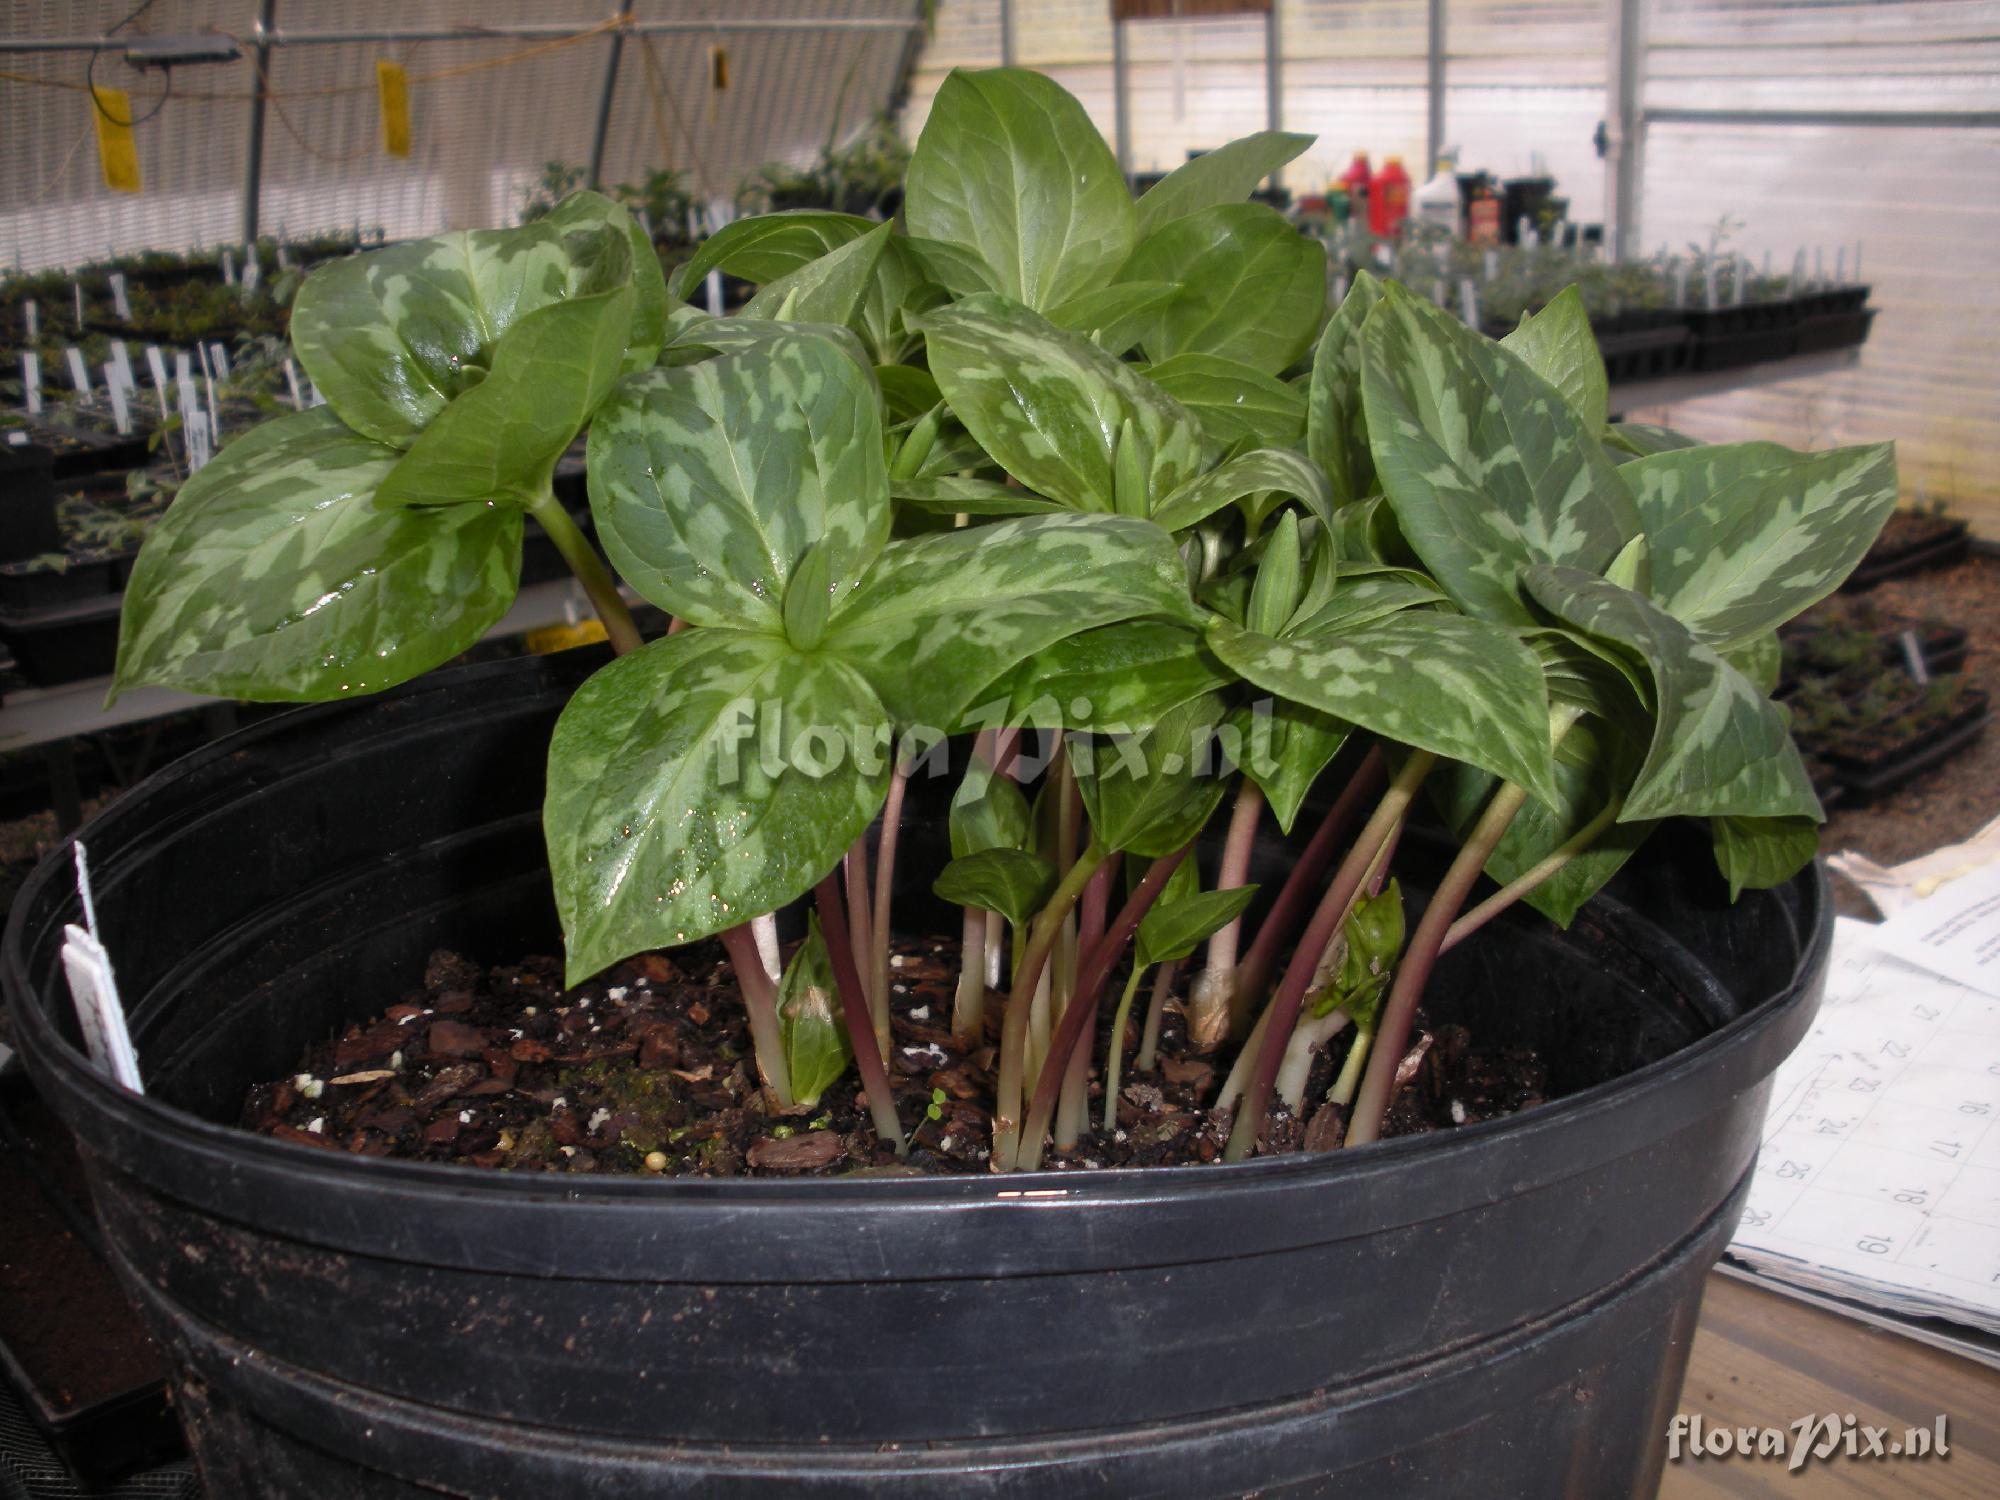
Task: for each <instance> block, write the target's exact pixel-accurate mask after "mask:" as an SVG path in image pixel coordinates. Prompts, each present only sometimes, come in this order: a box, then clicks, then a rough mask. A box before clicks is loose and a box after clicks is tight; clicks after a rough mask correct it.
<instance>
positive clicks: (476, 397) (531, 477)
mask: <svg viewBox="0 0 2000 1500" xmlns="http://www.w3.org/2000/svg"><path fill="white" fill-rule="evenodd" d="M632 301H633V294H632V289H631V288H630V287H620V288H618V289H617V290H616V291H611V292H600V293H598V294H597V295H595V296H592V297H573V298H571V299H570V300H569V301H567V302H559V303H556V304H555V305H553V306H550V307H544V308H542V309H540V310H539V311H536V312H531V313H529V314H528V315H527V316H526V317H525V318H522V319H520V320H519V321H518V322H516V323H515V324H514V326H513V327H512V328H510V329H508V330H507V332H506V333H504V334H503V335H501V338H500V341H499V343H497V344H495V345H494V346H493V369H492V373H490V374H489V375H488V376H487V377H486V378H485V379H484V380H482V381H481V382H480V383H479V384H478V385H476V386H474V387H473V388H472V389H471V390H469V391H467V392H466V393H465V394H464V395H462V396H460V397H459V398H458V399H457V400H455V401H453V402H452V403H451V405H449V406H447V407H446V408H445V409H444V410H443V411H441V412H439V413H438V415H437V416H436V418H434V419H433V420H432V422H431V424H430V426H428V427H426V428H425V429H424V430H423V432H422V433H421V434H420V435H419V436H418V438H417V440H416V441H415V442H414V443H412V444H411V445H410V450H409V452H407V453H405V454H404V455H403V458H402V461H401V462H400V463H398V464H397V465H396V467H395V468H394V469H392V470H391V471H390V473H389V476H388V478H386V479H385V480H383V481H382V486H381V489H380V491H379V493H378V496H377V498H378V499H379V501H380V502H381V503H382V504H384V505H467V504H474V505H480V504H488V503H491V502H493V501H505V502H507V503H510V504H514V505H532V504H533V503H535V501H537V500H540V499H543V498H544V497H546V496H547V495H548V493H549V482H550V479H551V477H552V476H553V475H554V473H555V467H556V461H557V460H558V459H560V458H561V457H562V456H563V453H564V451H565V450H566V449H568V447H569V445H570V444H571V443H572V442H574V441H575V440H576V435H577V433H579V432H580V431H582V430H583V425H584V423H586V422H588V421H589V420H590V416H591V413H592V412H594V411H596V410H597V408H598V406H599V405H601V404H602V403H603V401H604V398H605V397H606V396H607V395H609V394H610V392H611V387H612V385H613V384H614V383H615V382H616V381H617V379H618V374H619V368H620V362H621V360H622V359H623V357H624V353H625V339H626V334H627V331H628V330H629V329H630V327H631V323H632Z"/></svg>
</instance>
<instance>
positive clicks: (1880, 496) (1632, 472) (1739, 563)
mask: <svg viewBox="0 0 2000 1500" xmlns="http://www.w3.org/2000/svg"><path fill="white" fill-rule="evenodd" d="M1619 472H1620V473H1622V474H1623V475H1624V477H1625V479H1626V481H1627V483H1629V484H1630V485H1631V487H1632V494H1633V496H1634V498H1635V499H1636V500H1637V501H1638V506H1639V515H1640V519H1641V520H1642V522H1643V523H1644V525H1645V528H1646V538H1647V540H1648V542H1649V543H1650V544H1651V552H1652V561H1653V579H1652V588H1651V589H1650V590H1649V593H1650V596H1651V597H1652V599H1653V601H1654V602H1655V603H1657V604H1658V605H1659V606H1660V607H1661V608H1662V609H1664V610H1666V612H1667V613H1668V614H1670V615H1672V616H1674V618H1676V619H1677V620H1680V621H1681V622H1682V623H1683V624H1685V625H1686V626H1687V627H1688V628H1689V629H1691V630H1692V631H1693V632H1694V633H1695V634H1696V635H1697V636H1698V637H1700V638H1701V639H1702V640H1703V641H1705V642H1707V643H1708V644H1710V645H1712V646H1728V645H1733V644H1734V643H1736V642H1738V641H1744V640H1748V639H1750V638H1751V637H1753V636H1758V635H1762V634H1764V633H1765V632H1767V631H1770V630H1774V629H1776V628H1777V627H1778V626H1779V625H1781V624H1783V623H1784V622H1785V621H1786V620H1789V619H1790V618H1791V617H1792V616H1793V615H1796V614H1797V613H1799V611H1801V610H1803V609H1805V608H1806V607H1807V606H1809V605H1812V604H1816V603H1818V602H1819V601H1820V600H1821V599H1824V598H1825V597H1826V596H1827V595H1828V594H1830V593H1832V592H1833V591H1834V589H1836V588H1838V587H1839V586H1840V582H1841V580H1842V579H1844V578H1845V577H1846V576H1847V575H1848V574H1849V573H1850V572H1852V571H1853V570H1854V566H1855V564H1857V563H1859V562H1860V561H1861V559H1862V557H1863V556H1864V555H1865V554H1866V553H1867V551H1868V548H1869V546H1870V544H1871V543H1873V542H1874V540H1875V535H1876V533H1877V532H1879V531H1880V530H1881V529H1882V523H1883V522H1884V521H1886V520H1888V518H1889V513H1890V512H1891V511H1892V510H1894V509H1895V508H1896V453H1895V448H1894V446H1893V445H1892V444H1889V443H1875V444H1871V445H1869V446H1867V447H1860V448H1835V449H1833V450H1831V451H1830V452H1826V453H1795V452H1793V451H1792V450H1791V449H1789V448H1781V447H1779V446H1778V445H1777V444H1776V443H1729V444H1724V445H1720V446H1717V447H1710V448H1683V449H1677V450H1674V451H1670V452H1666V453H1657V454H1654V455H1653V456H1652V457H1650V458H1642V459H1638V460H1636V461H1634V462H1632V463H1629V464H1627V465H1625V467H1624V468H1623V469H1622V470H1620V471H1619Z"/></svg>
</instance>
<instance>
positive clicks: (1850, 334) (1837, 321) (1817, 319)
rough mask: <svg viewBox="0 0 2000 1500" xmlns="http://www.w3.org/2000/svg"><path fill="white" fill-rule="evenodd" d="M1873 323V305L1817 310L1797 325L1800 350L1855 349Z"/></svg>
mask: <svg viewBox="0 0 2000 1500" xmlns="http://www.w3.org/2000/svg"><path fill="white" fill-rule="evenodd" d="M1874 322H1875V309H1874V308H1872V307H1864V308H1860V309H1857V310H1855V311H1851V312H1846V311H1844V312H1828V313H1817V314H1815V315H1814V316H1812V317H1810V318H1807V319H1806V320H1805V321H1804V322H1802V323H1800V324H1799V353H1801V354H1826V353H1829V352H1831V351H1833V350H1835V349H1852V348H1856V347H1858V346H1859V345H1861V344H1865V343H1867V342H1868V330H1869V328H1870V327H1871V326H1872V325H1873V324H1874Z"/></svg>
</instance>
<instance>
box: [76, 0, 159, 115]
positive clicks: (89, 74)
mask: <svg viewBox="0 0 2000 1500" xmlns="http://www.w3.org/2000/svg"><path fill="white" fill-rule="evenodd" d="M154 3H155V0H141V3H140V5H139V8H138V9H137V10H135V11H133V12H132V13H131V14H130V15H129V16H127V17H126V18H125V19H124V20H122V21H120V22H119V23H118V24H117V25H116V26H113V27H112V28H111V29H110V30H109V31H107V32H105V33H104V41H103V42H99V43H98V44H97V45H96V46H95V47H92V48H91V49H90V56H89V57H87V58H85V59H84V64H83V82H84V87H86V88H87V89H89V90H90V105H91V108H92V109H94V110H96V111H97V112H98V113H99V114H100V115H102V116H104V118H105V120H106V121H107V122H109V123H110V124H113V125H116V126H119V127H121V128H122V129H126V130H130V129H131V128H132V127H133V126H134V125H143V124H145V123H146V121H148V120H150V119H152V118H153V116H154V115H157V114H158V113H159V112H160V111H161V110H163V109H165V108H166V107H167V101H169V100H170V99H172V98H173V97H174V70H173V69H172V68H167V69H165V70H164V72H165V77H166V88H165V89H164V90H163V91H162V93H161V94H160V102H159V103H158V104H155V105H154V106H153V107H152V108H151V109H150V110H148V111H147V112H146V113H145V114H144V115H141V116H140V117H139V118H138V119H136V120H121V119H119V118H118V116H116V115H114V114H113V113H111V111H110V110H108V109H106V108H105V107H104V101H103V100H102V99H100V98H98V97H97V54H98V53H100V52H102V51H103V50H104V42H108V41H110V40H111V38H112V37H113V36H115V35H116V34H117V33H118V32H120V31H123V30H124V29H125V28H126V27H127V26H130V25H131V24H132V23H133V22H134V21H136V20H138V19H139V17H141V16H143V15H144V14H145V13H146V12H147V11H149V10H151V9H152V8H153V5H154Z"/></svg>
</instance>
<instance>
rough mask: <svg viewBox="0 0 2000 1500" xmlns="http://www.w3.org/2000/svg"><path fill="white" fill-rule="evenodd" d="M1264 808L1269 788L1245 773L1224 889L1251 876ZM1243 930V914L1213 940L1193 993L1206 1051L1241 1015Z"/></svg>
mask: <svg viewBox="0 0 2000 1500" xmlns="http://www.w3.org/2000/svg"><path fill="white" fill-rule="evenodd" d="M1263 810H1264V792H1263V789H1262V788H1261V787H1259V786H1258V785H1257V783H1256V782H1254V781H1252V780H1251V779H1250V778H1249V777H1248V776H1245V777H1244V778H1243V779H1242V780H1241V781H1240V782H1239V783H1238V784H1237V788H1236V806H1235V807H1234V808H1233V809H1232V810H1231V811H1230V814H1229V833H1228V835H1227V836H1226V837H1225V838H1224V840H1223V845H1222V863H1221V864H1220V865H1219V866H1218V867H1217V869H1216V873H1215V888H1216V889H1217V890H1218V891H1233V890H1237V889H1239V888H1240V887H1241V886H1242V885H1243V883H1244V881H1246V880H1248V879H1249V878H1250V854H1251V851H1252V850H1253V849H1254V848H1255V847H1256V844H1257V820H1258V817H1259V815H1260V814H1261V813H1262V812H1263ZM1242 933H1243V918H1242V917H1240V916H1238V917H1236V918H1234V919H1233V920H1231V921H1230V922H1229V923H1228V924H1227V925H1226V926H1224V927H1223V928H1222V929H1221V930H1220V931H1218V932H1217V933H1215V934H1214V936H1212V937H1210V938H1209V940H1208V952H1207V955H1206V961H1205V963H1204V965H1203V968H1202V971H1201V973H1200V975H1199V976H1197V977H1196V979H1195V982H1194V984H1193V986H1192V987H1191V988H1190V990H1189V992H1188V1040H1189V1042H1190V1043H1192V1044H1193V1045H1194V1046H1195V1047H1196V1048H1198V1049H1199V1050H1201V1051H1203V1052H1207V1051H1210V1050H1212V1049H1213V1048H1215V1047H1219V1046H1221V1045H1222V1041H1223V1038H1224V1037H1226V1036H1228V1034H1229V1027H1230V1022H1231V1020H1232V1018H1233V1016H1234V1013H1235V1005H1234V997H1233V993H1232V992H1233V990H1234V988H1235V983H1236V949H1237V944H1238V942H1239V941H1240V940H1241V937H1242Z"/></svg>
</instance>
